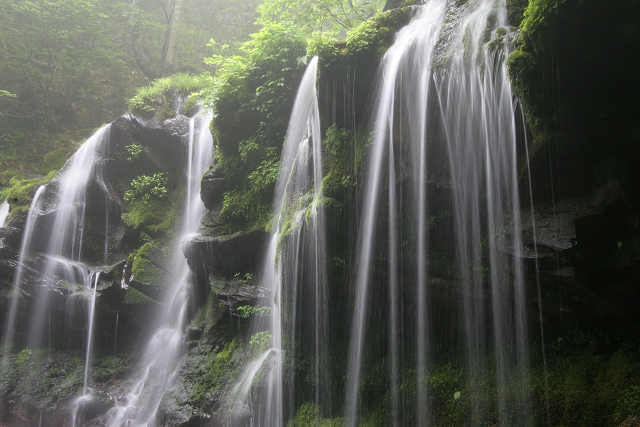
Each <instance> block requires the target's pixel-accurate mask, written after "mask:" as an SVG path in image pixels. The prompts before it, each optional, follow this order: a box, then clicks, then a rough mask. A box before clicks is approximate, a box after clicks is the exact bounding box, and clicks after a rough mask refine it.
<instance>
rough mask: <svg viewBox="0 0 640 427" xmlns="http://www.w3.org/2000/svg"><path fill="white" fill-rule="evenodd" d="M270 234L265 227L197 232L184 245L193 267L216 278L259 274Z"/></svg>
mask: <svg viewBox="0 0 640 427" xmlns="http://www.w3.org/2000/svg"><path fill="white" fill-rule="evenodd" d="M268 237H269V234H268V233H267V232H266V231H264V230H254V231H249V232H239V233H235V234H232V235H229V236H198V237H196V238H194V239H193V240H191V241H190V242H188V243H187V244H186V246H185V248H184V253H185V256H186V257H187V260H188V261H189V265H190V266H191V269H192V270H194V271H196V272H199V273H200V274H205V275H206V276H209V275H211V276H212V277H215V278H233V277H234V275H236V274H237V273H239V274H241V275H244V274H246V273H252V274H254V275H255V274H257V273H259V269H260V267H261V263H262V256H263V254H264V249H265V245H266V243H267V239H268Z"/></svg>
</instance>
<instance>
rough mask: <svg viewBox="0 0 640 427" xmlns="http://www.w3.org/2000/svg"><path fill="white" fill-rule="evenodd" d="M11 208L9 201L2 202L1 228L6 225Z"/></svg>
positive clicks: (0, 212) (0, 206) (0, 208)
mask: <svg viewBox="0 0 640 427" xmlns="http://www.w3.org/2000/svg"><path fill="white" fill-rule="evenodd" d="M9 209H10V206H9V202H7V201H6V200H5V201H4V202H2V203H0V228H3V227H4V226H5V222H6V220H7V217H8V216H9Z"/></svg>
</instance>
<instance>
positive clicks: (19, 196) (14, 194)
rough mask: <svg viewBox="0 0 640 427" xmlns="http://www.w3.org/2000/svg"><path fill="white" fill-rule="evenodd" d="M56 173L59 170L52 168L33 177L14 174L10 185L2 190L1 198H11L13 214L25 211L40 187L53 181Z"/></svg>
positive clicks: (0, 192)
mask: <svg viewBox="0 0 640 427" xmlns="http://www.w3.org/2000/svg"><path fill="white" fill-rule="evenodd" d="M56 173H57V171H55V170H52V171H51V172H49V173H48V174H47V175H46V176H42V177H33V178H21V177H19V176H14V177H12V178H11V179H10V180H9V187H7V188H5V189H4V190H2V191H0V199H2V200H4V199H8V200H9V202H10V203H11V205H12V208H11V211H12V214H16V213H19V212H25V211H26V210H27V209H28V208H29V205H30V204H31V199H32V198H33V195H34V193H35V192H36V190H37V189H38V187H39V186H41V185H43V184H46V183H48V182H49V181H51V180H52V179H53V177H54V176H55V175H56Z"/></svg>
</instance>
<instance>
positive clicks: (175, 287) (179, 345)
mask: <svg viewBox="0 0 640 427" xmlns="http://www.w3.org/2000/svg"><path fill="white" fill-rule="evenodd" d="M211 119H212V114H211V113H209V112H200V113H198V114H197V115H196V116H194V117H193V118H192V119H191V120H190V122H189V141H188V149H189V151H188V156H187V162H188V164H187V171H186V172H187V175H186V197H185V204H184V210H183V220H182V226H181V230H180V233H179V234H178V237H177V239H176V241H175V243H174V245H173V249H172V257H171V261H170V262H171V264H170V268H168V269H167V271H169V272H172V273H171V277H168V278H167V283H168V284H170V288H169V290H168V294H167V296H166V298H167V299H166V304H165V305H163V307H162V312H161V313H160V314H159V316H158V319H157V321H156V325H157V327H156V330H155V333H154V334H153V336H152V337H151V339H150V341H149V343H148V344H147V347H146V350H145V352H144V354H143V356H142V359H141V361H140V366H139V371H138V372H137V374H136V375H135V376H134V378H133V385H132V387H131V390H130V392H129V393H128V394H127V395H126V396H125V397H124V399H123V400H122V401H120V402H118V403H117V405H116V406H115V407H114V408H112V409H111V410H110V411H109V412H108V413H107V418H108V422H107V425H109V426H114V427H115V426H121V425H136V426H148V425H155V423H156V415H157V412H158V409H159V407H160V403H161V401H162V398H163V397H164V395H165V393H166V392H167V390H168V388H169V387H170V386H171V385H172V383H173V380H174V379H175V376H176V374H177V372H178V370H179V368H180V361H181V359H182V355H183V351H184V330H185V326H186V325H185V322H186V321H187V306H188V303H189V295H190V291H191V279H192V275H191V270H190V269H189V265H188V264H187V261H186V259H185V257H184V254H183V252H182V245H183V243H184V242H185V241H186V240H188V239H189V238H191V237H193V235H194V234H195V233H197V231H198V228H199V226H200V222H201V220H202V217H203V215H204V213H205V207H204V204H203V203H202V200H201V198H200V181H201V179H202V176H203V175H204V173H205V172H206V170H207V169H208V167H209V165H210V164H211V160H212V158H213V138H212V136H211V132H210V131H209V124H210V122H211Z"/></svg>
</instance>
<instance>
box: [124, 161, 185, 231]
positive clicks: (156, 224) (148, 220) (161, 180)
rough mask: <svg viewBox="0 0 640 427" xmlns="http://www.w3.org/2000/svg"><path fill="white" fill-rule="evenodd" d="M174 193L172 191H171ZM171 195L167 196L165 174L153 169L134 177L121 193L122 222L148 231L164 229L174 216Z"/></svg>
mask: <svg viewBox="0 0 640 427" xmlns="http://www.w3.org/2000/svg"><path fill="white" fill-rule="evenodd" d="M174 196H175V195H174ZM174 199H175V197H173V198H172V199H169V192H168V190H167V174H166V173H154V174H153V175H141V176H138V177H136V178H134V179H133V180H132V181H131V183H130V186H129V189H128V190H127V191H126V192H125V193H124V200H125V201H126V202H127V204H126V212H124V213H123V214H122V220H123V222H124V223H125V224H126V225H128V226H129V227H132V228H134V229H140V230H145V231H146V232H150V233H159V232H164V233H166V232H168V231H169V230H171V229H172V227H173V225H174V224H175V220H176V203H175V200H174Z"/></svg>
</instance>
